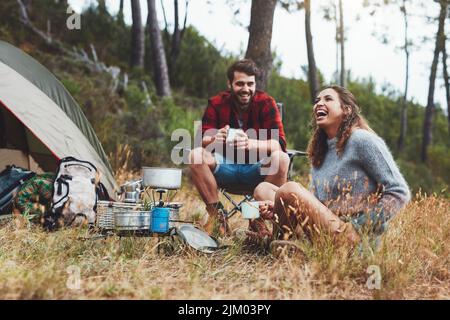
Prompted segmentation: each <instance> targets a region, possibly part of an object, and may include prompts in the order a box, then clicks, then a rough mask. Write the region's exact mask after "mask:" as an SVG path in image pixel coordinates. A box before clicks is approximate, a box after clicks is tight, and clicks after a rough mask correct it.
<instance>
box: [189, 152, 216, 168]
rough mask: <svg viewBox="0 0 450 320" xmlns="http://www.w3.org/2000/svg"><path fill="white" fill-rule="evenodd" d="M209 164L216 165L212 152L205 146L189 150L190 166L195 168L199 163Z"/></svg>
mask: <svg viewBox="0 0 450 320" xmlns="http://www.w3.org/2000/svg"><path fill="white" fill-rule="evenodd" d="M203 164H207V165H208V166H209V167H211V166H214V165H215V159H214V157H213V156H212V154H211V153H210V152H209V151H207V150H205V149H204V148H195V149H192V150H191V152H189V166H190V167H191V168H195V167H196V166H198V165H203Z"/></svg>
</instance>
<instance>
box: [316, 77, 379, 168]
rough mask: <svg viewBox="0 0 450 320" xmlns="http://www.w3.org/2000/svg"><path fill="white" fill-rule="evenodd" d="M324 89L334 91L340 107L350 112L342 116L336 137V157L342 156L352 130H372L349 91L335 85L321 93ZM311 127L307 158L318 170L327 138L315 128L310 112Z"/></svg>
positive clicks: (325, 148) (326, 146)
mask: <svg viewBox="0 0 450 320" xmlns="http://www.w3.org/2000/svg"><path fill="white" fill-rule="evenodd" d="M325 89H333V90H334V91H336V92H337V94H338V96H339V101H340V103H341V107H342V108H344V106H345V107H347V108H349V110H350V112H349V113H347V114H346V115H345V116H344V119H343V121H342V123H341V126H340V127H339V130H338V133H337V135H336V138H337V142H336V151H337V153H338V155H342V153H343V152H344V148H345V144H346V143H347V140H348V138H349V137H350V135H351V133H352V130H353V129H354V128H361V129H365V130H369V131H373V130H372V129H371V128H370V127H369V125H368V124H367V122H366V120H365V119H364V118H363V117H362V115H361V113H360V109H359V107H358V104H357V102H356V98H355V96H354V95H353V94H352V93H351V92H350V91H349V90H347V89H346V88H343V87H341V86H337V85H331V86H328V87H325V88H323V89H322V91H323V90H325ZM311 125H312V127H313V130H314V132H313V135H312V137H311V139H310V140H309V143H308V149H307V151H308V157H309V159H310V160H311V163H312V165H313V166H314V167H315V168H319V167H320V166H321V165H322V163H323V161H324V159H325V155H326V153H327V151H328V143H327V139H328V137H327V134H326V133H325V130H323V129H321V128H319V127H318V126H317V124H316V119H315V116H314V112H312V119H311Z"/></svg>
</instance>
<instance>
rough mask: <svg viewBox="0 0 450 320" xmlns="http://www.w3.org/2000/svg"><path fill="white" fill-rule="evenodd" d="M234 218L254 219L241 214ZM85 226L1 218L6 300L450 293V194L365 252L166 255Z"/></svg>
mask: <svg viewBox="0 0 450 320" xmlns="http://www.w3.org/2000/svg"><path fill="white" fill-rule="evenodd" d="M174 200H177V201H182V202H184V203H185V207H184V208H183V212H182V216H185V217H192V216H200V215H201V214H202V213H203V209H202V208H203V206H202V204H201V202H200V201H199V199H198V198H197V196H196V194H195V193H194V192H193V191H192V188H191V187H185V189H183V191H182V192H180V193H179V194H178V195H177V196H176V197H175V199H174ZM231 222H232V226H233V227H234V228H239V227H245V222H244V220H243V219H241V218H240V216H239V215H235V216H234V217H233V219H232V221H231ZM85 235H86V233H85V231H83V230H60V231H57V232H54V233H50V234H49V233H46V232H44V231H42V230H41V229H40V228H39V227H36V226H26V225H25V226H23V225H20V224H18V223H17V221H16V222H9V223H6V224H4V225H3V226H1V227H0V299H122V298H131V299H425V298H430V299H450V201H449V200H446V199H444V198H442V197H437V196H424V195H417V196H416V197H415V199H414V200H413V201H412V203H411V204H410V205H409V206H408V207H407V208H406V209H405V210H404V212H402V213H400V214H399V215H397V216H396V217H395V219H394V220H393V222H392V224H391V226H390V228H389V230H388V232H387V233H386V234H385V236H384V238H383V244H382V246H381V249H380V250H379V251H377V252H376V253H371V252H366V253H365V254H364V255H362V256H361V255H358V254H355V253H349V252H348V250H347V249H346V248H335V247H333V245H331V244H330V243H317V244H315V245H310V244H308V243H306V242H299V245H300V246H301V247H302V248H303V250H304V255H296V256H292V257H289V256H287V255H284V254H281V255H279V256H278V257H275V256H273V255H272V254H270V253H266V252H264V251H262V250H260V251H258V250H249V249H248V248H245V247H243V246H242V244H241V243H240V241H236V240H233V239H232V238H229V239H224V241H225V242H226V243H228V244H231V247H230V248H228V249H226V250H223V251H219V252H216V253H214V254H209V255H208V254H202V253H198V252H196V251H193V250H190V249H189V248H184V247H180V248H179V249H178V250H176V251H175V252H173V253H171V254H167V253H166V254H164V253H161V252H160V253H158V252H157V246H158V241H157V239H156V238H131V237H122V238H119V237H117V236H111V237H109V238H107V239H100V240H81V239H79V238H80V237H83V236H85ZM377 271H379V274H378V273H377ZM78 272H79V277H78V276H77V273H78ZM374 272H375V273H374ZM378 275H379V276H380V278H379V280H380V283H379V286H378V285H377V282H376V281H375V280H376V277H377V276H378ZM370 288H371V289H370Z"/></svg>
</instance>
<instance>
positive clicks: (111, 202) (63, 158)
mask: <svg viewBox="0 0 450 320" xmlns="http://www.w3.org/2000/svg"><path fill="white" fill-rule="evenodd" d="M0 74H1V75H2V76H1V80H0V82H1V83H0V218H1V219H0V220H1V221H3V220H7V219H3V218H5V217H6V216H9V217H11V212H12V208H13V205H14V204H15V205H17V201H15V200H17V199H18V196H17V195H18V193H19V196H20V193H21V192H22V193H24V192H25V193H26V192H28V194H26V195H25V196H29V198H30V199H38V200H37V202H35V203H33V206H30V207H31V208H30V210H32V208H33V207H34V205H36V207H42V206H44V204H45V205H47V206H48V207H47V209H51V210H46V212H48V211H50V212H51V213H55V212H56V211H59V212H58V214H60V215H59V216H57V217H63V218H64V224H63V225H65V226H74V225H76V222H77V221H83V219H85V220H87V221H88V223H89V225H90V226H94V228H93V229H94V230H100V231H101V232H102V233H103V234H108V235H110V234H117V235H119V236H155V235H156V236H158V237H160V236H169V235H170V236H171V237H180V238H181V239H182V240H183V241H184V242H185V243H187V244H189V245H190V246H192V247H194V248H196V249H198V250H200V251H203V252H212V250H213V249H214V248H217V247H218V244H217V242H216V241H215V240H213V239H212V238H210V237H209V236H208V234H206V233H205V232H203V231H201V230H199V229H198V228H195V227H194V225H193V224H192V223H190V222H189V221H181V220H180V210H181V208H182V207H183V206H182V204H181V203H177V202H171V200H172V198H173V196H174V195H175V194H176V192H177V190H179V189H180V187H181V180H182V179H181V178H182V177H181V176H182V171H181V169H178V168H152V167H144V168H142V176H141V177H140V179H138V180H136V181H130V182H128V183H126V184H124V185H122V186H118V185H117V183H116V181H115V179H114V175H113V173H112V168H111V165H110V163H109V161H108V157H107V156H106V153H105V151H104V150H103V147H102V145H101V143H100V141H99V139H98V137H97V136H96V134H95V131H94V129H93V128H92V126H91V124H90V123H89V121H88V120H87V118H86V116H85V115H84V114H83V112H82V110H81V108H80V107H79V105H78V104H77V102H76V101H75V99H74V98H73V97H72V96H71V95H70V93H69V92H68V90H67V89H66V88H65V87H64V86H63V84H62V83H61V82H60V81H59V80H58V79H57V78H56V77H55V76H54V75H53V74H52V73H51V72H50V71H49V70H47V69H46V68H45V67H44V66H43V65H41V64H40V63H39V62H37V61H36V60H35V59H33V58H32V57H31V56H29V55H28V54H26V53H25V52H23V51H22V50H21V49H19V48H16V47H14V46H12V45H11V44H9V43H7V42H4V41H0ZM53 172H56V176H51V178H50V177H49V176H47V175H46V174H47V173H53ZM117 190H119V192H118V193H117ZM53 191H54V192H53ZM31 195H32V196H31ZM99 195H101V196H99ZM21 199H28V198H27V197H23V198H21ZM68 199H70V201H68ZM44 200H45V201H44ZM77 201H78V203H79V204H81V205H82V206H84V209H83V210H82V212H81V213H78V211H80V210H78V209H76V208H75V207H76V205H77ZM22 202H26V201H22ZM66 203H67V205H66ZM21 204H22V205H23V206H24V207H25V206H26V203H21ZM50 205H51V207H50ZM19 211H20V210H19ZM6 213H7V214H6ZM22 214H23V211H22ZM80 216H83V217H80ZM48 220H49V222H48V225H50V226H51V225H52V224H54V225H56V224H57V223H56V222H58V223H59V221H60V220H61V219H59V220H58V221H56V220H55V221H52V220H51V219H48Z"/></svg>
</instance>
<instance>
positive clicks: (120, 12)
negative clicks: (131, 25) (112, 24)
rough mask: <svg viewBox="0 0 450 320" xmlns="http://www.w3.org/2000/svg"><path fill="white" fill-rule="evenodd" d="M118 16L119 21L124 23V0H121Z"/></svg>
mask: <svg viewBox="0 0 450 320" xmlns="http://www.w3.org/2000/svg"><path fill="white" fill-rule="evenodd" d="M117 18H118V20H119V22H121V23H124V17H123V0H120V4H119V13H118V14H117Z"/></svg>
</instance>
